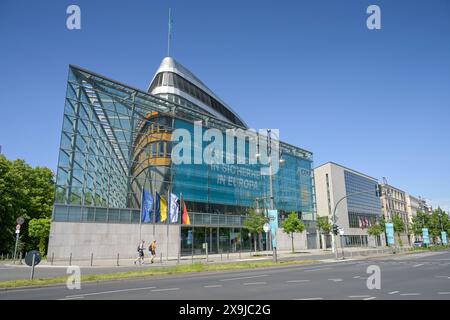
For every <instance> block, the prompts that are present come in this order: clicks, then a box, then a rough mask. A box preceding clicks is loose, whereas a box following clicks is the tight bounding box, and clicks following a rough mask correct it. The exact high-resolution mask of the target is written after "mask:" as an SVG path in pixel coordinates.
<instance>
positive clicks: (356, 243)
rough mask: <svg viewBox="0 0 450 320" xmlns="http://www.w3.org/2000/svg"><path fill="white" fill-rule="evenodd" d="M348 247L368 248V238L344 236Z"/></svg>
mask: <svg viewBox="0 0 450 320" xmlns="http://www.w3.org/2000/svg"><path fill="white" fill-rule="evenodd" d="M344 243H345V246H346V247H367V245H368V241H367V236H344Z"/></svg>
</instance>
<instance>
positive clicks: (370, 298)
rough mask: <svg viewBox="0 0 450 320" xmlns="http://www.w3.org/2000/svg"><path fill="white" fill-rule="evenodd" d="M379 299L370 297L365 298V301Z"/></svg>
mask: <svg viewBox="0 0 450 320" xmlns="http://www.w3.org/2000/svg"><path fill="white" fill-rule="evenodd" d="M376 298H377V297H369V298H364V299H363V300H373V299H376Z"/></svg>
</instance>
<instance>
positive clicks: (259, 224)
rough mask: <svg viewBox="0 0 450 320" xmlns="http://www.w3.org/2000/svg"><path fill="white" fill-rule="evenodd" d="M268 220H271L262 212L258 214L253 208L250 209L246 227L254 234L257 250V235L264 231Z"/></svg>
mask: <svg viewBox="0 0 450 320" xmlns="http://www.w3.org/2000/svg"><path fill="white" fill-rule="evenodd" d="M268 221H269V220H268V219H267V217H265V216H263V215H260V214H256V213H255V210H254V209H253V208H252V209H250V212H249V215H248V216H247V219H245V221H244V227H245V228H246V229H248V231H249V232H250V233H251V234H253V239H254V244H255V252H256V250H257V246H256V237H257V235H258V233H260V232H263V231H264V224H265V223H266V222H268Z"/></svg>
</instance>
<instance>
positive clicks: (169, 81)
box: [149, 72, 244, 126]
mask: <svg viewBox="0 0 450 320" xmlns="http://www.w3.org/2000/svg"><path fill="white" fill-rule="evenodd" d="M161 86H169V87H175V88H177V89H180V90H181V91H183V92H185V93H187V94H189V95H190V96H192V97H194V98H195V99H197V100H199V101H201V102H203V103H204V104H206V105H207V106H209V107H211V108H213V109H214V110H216V111H217V112H219V113H220V114H222V115H224V116H225V117H226V118H227V119H228V120H230V121H231V122H232V123H235V124H237V125H239V126H244V124H243V123H242V122H241V121H240V120H239V119H238V118H237V117H236V116H235V115H234V114H233V112H231V111H230V110H228V108H227V107H225V106H224V105H223V104H221V103H220V102H219V101H217V100H216V99H214V98H213V97H211V96H210V95H209V94H207V93H206V92H205V91H203V90H202V89H200V88H198V87H197V86H195V85H194V84H192V83H191V82H189V81H187V80H186V79H184V78H182V77H181V76H179V75H178V74H176V73H173V72H161V73H158V74H157V75H156V77H155V79H154V80H153V82H152V84H151V86H150V89H149V92H152V91H153V89H155V88H156V87H161Z"/></svg>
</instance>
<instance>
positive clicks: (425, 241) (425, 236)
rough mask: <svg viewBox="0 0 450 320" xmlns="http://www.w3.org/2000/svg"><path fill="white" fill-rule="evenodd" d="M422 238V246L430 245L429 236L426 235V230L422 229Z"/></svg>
mask: <svg viewBox="0 0 450 320" xmlns="http://www.w3.org/2000/svg"><path fill="white" fill-rule="evenodd" d="M422 238H423V243H424V244H430V236H429V235H428V228H422Z"/></svg>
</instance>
